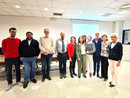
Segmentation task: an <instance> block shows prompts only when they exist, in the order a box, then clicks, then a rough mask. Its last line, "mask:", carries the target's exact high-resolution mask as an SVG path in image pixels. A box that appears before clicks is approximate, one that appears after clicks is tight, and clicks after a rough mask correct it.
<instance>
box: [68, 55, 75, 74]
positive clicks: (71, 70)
mask: <svg viewBox="0 0 130 98" xmlns="http://www.w3.org/2000/svg"><path fill="white" fill-rule="evenodd" d="M71 60H72V61H71V62H70V68H69V69H70V74H73V73H75V62H76V56H73V57H71Z"/></svg>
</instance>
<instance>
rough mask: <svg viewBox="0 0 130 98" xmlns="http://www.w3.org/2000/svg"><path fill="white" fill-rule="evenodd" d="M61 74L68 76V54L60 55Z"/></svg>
mask: <svg viewBox="0 0 130 98" xmlns="http://www.w3.org/2000/svg"><path fill="white" fill-rule="evenodd" d="M58 61H59V70H60V74H66V61H67V53H58Z"/></svg>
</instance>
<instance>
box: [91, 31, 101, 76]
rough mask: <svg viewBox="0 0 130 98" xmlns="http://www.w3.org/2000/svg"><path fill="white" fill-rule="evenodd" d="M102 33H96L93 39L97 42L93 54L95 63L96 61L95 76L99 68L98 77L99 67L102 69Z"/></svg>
mask: <svg viewBox="0 0 130 98" xmlns="http://www.w3.org/2000/svg"><path fill="white" fill-rule="evenodd" d="M99 35H100V33H99V32H96V33H95V38H94V39H93V43H94V44H95V48H96V52H95V53H94V54H93V63H94V72H93V75H94V76H95V73H96V69H97V77H99V69H100V53H101V42H102V39H101V38H100V37H99Z"/></svg>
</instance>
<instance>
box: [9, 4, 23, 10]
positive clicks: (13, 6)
mask: <svg viewBox="0 0 130 98" xmlns="http://www.w3.org/2000/svg"><path fill="white" fill-rule="evenodd" d="M8 5H9V6H10V7H11V8H15V6H16V5H18V6H20V9H25V7H24V6H23V5H21V4H16V3H14V4H10V3H9V4H8ZM15 9H17V8H15Z"/></svg>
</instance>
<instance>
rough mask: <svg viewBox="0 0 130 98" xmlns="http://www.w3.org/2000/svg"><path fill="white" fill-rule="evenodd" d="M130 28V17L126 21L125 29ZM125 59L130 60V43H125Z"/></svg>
mask: <svg viewBox="0 0 130 98" xmlns="http://www.w3.org/2000/svg"><path fill="white" fill-rule="evenodd" d="M125 29H130V19H128V20H126V21H124V23H123V30H125ZM123 53H124V54H123V60H126V61H130V45H123Z"/></svg>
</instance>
